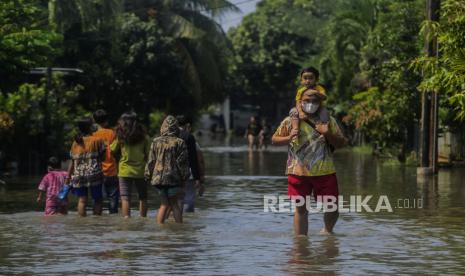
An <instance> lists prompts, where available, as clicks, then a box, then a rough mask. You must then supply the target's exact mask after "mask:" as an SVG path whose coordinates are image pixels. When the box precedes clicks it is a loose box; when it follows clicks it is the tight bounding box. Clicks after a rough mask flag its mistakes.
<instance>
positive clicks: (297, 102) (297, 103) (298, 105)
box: [295, 100, 307, 120]
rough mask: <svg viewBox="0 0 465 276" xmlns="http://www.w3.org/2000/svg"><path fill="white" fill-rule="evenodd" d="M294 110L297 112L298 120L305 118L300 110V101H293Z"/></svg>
mask: <svg viewBox="0 0 465 276" xmlns="http://www.w3.org/2000/svg"><path fill="white" fill-rule="evenodd" d="M295 108H296V109H297V112H299V117H298V118H299V119H300V120H302V119H306V118H307V116H306V115H305V113H304V112H303V110H302V102H301V101H300V100H298V101H295Z"/></svg>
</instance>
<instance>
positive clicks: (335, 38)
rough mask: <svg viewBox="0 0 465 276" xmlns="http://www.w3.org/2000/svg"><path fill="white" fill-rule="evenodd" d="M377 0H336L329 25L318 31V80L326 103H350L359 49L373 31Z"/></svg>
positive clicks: (377, 8) (358, 60)
mask: <svg viewBox="0 0 465 276" xmlns="http://www.w3.org/2000/svg"><path fill="white" fill-rule="evenodd" d="M378 2H379V1H378V0H353V1H344V0H341V1H337V2H336V3H335V5H334V12H333V14H332V16H331V18H330V20H329V23H328V24H327V26H326V27H325V29H324V31H323V32H322V38H321V39H322V40H323V41H324V51H323V52H322V54H321V57H320V60H319V61H320V68H321V71H322V72H321V73H322V77H323V78H324V80H325V83H326V84H327V85H328V87H329V89H330V91H331V93H330V94H329V97H330V102H331V103H332V104H336V103H338V102H342V101H343V100H350V99H351V97H352V95H353V93H354V92H355V91H357V87H355V86H354V83H353V79H354V77H355V75H356V74H357V73H358V72H360V67H359V63H360V60H361V55H360V53H361V50H362V48H363V47H364V45H365V44H366V41H367V38H368V36H367V34H368V33H369V32H370V31H371V30H372V29H373V28H374V26H375V25H376V21H377V14H378V10H379V8H380V7H379V3H378Z"/></svg>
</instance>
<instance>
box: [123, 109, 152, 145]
mask: <svg viewBox="0 0 465 276" xmlns="http://www.w3.org/2000/svg"><path fill="white" fill-rule="evenodd" d="M146 133H147V132H146V130H145V128H144V126H143V125H141V124H140V123H139V122H138V121H137V114H136V113H134V112H126V113H124V114H123V115H121V117H120V118H119V120H118V125H117V126H116V137H117V138H118V142H119V143H122V144H128V145H134V144H137V143H139V142H141V141H143V140H144V139H145V136H146Z"/></svg>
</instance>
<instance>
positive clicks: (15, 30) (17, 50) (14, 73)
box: [0, 0, 61, 92]
mask: <svg viewBox="0 0 465 276" xmlns="http://www.w3.org/2000/svg"><path fill="white" fill-rule="evenodd" d="M41 15H43V10H42V9H41V8H40V5H39V2H38V1H25V0H4V1H1V2H0V79H1V80H2V81H1V83H0V89H2V90H3V91H4V92H5V91H11V90H14V89H15V88H16V86H17V85H18V83H19V82H20V81H21V80H22V79H24V75H25V73H27V72H28V71H29V70H30V69H31V68H33V67H38V66H47V65H48V64H50V61H51V59H52V58H53V57H54V56H56V55H57V53H58V51H59V50H58V48H57V45H58V44H59V43H60V41H61V36H60V35H58V34H57V33H55V32H52V31H50V30H47V29H44V27H43V24H42V22H40V20H39V18H40V16H41Z"/></svg>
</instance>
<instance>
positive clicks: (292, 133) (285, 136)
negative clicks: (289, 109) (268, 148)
mask: <svg viewBox="0 0 465 276" xmlns="http://www.w3.org/2000/svg"><path fill="white" fill-rule="evenodd" d="M297 135H299V131H298V130H297V129H291V125H290V121H286V120H285V121H283V122H282V123H281V125H280V126H279V127H278V129H277V130H276V132H275V133H274V134H273V137H271V143H272V144H273V145H277V146H285V145H289V143H290V142H291V141H292V139H293V138H294V137H296V136H297Z"/></svg>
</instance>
